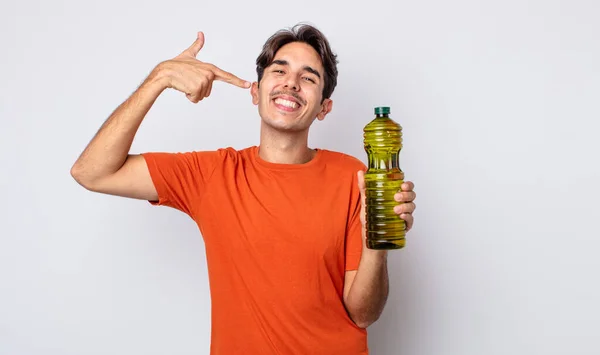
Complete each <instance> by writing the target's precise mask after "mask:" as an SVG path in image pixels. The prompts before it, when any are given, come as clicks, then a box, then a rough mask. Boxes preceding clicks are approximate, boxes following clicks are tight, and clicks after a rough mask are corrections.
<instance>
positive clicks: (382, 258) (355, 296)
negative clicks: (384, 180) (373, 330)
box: [343, 171, 416, 328]
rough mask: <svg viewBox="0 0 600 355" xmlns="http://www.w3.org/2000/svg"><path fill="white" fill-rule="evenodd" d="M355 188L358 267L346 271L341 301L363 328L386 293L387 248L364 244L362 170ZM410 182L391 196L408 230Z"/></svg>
mask: <svg viewBox="0 0 600 355" xmlns="http://www.w3.org/2000/svg"><path fill="white" fill-rule="evenodd" d="M358 188H359V190H360V194H361V217H360V221H361V225H362V233H361V234H362V240H363V249H362V254H361V258H360V263H359V265H358V270H352V271H346V274H345V279H344V294H343V297H344V305H345V306H346V309H347V311H348V314H349V315H350V318H352V320H353V321H354V323H356V325H358V326H359V327H361V328H366V327H368V326H369V325H371V324H373V323H374V322H376V321H377V319H379V316H381V313H382V312H383V309H384V307H385V304H386V302H387V299H388V294H389V278H388V269H387V256H388V251H387V250H373V249H368V248H367V247H366V244H365V240H366V229H365V219H366V215H365V180H364V172H363V171H359V172H358ZM413 188H414V184H413V183H412V182H410V181H406V182H405V183H404V184H402V189H401V191H398V193H396V195H395V196H394V199H395V200H396V201H398V202H399V205H397V206H395V207H394V212H395V213H396V214H398V216H399V217H400V218H402V219H403V220H404V221H405V222H406V231H407V232H408V231H409V230H410V229H411V228H412V225H413V222H414V220H413V217H412V213H413V212H414V210H415V207H416V206H415V204H414V202H413V201H414V199H415V197H416V194H415V193H414V191H413Z"/></svg>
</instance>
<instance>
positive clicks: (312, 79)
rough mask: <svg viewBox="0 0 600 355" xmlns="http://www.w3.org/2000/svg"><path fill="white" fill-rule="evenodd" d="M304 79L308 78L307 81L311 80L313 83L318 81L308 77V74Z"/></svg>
mask: <svg viewBox="0 0 600 355" xmlns="http://www.w3.org/2000/svg"><path fill="white" fill-rule="evenodd" d="M304 80H306V81H310V82H311V83H313V84H314V83H316V81H315V80H314V79H313V78H310V77H308V76H305V77H304Z"/></svg>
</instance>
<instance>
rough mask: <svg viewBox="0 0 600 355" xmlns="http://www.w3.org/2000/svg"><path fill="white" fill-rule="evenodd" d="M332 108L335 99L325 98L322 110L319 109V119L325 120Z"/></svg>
mask: <svg viewBox="0 0 600 355" xmlns="http://www.w3.org/2000/svg"><path fill="white" fill-rule="evenodd" d="M332 108H333V100H331V99H325V100H323V103H322V104H321V111H319V113H318V114H317V119H318V120H319V121H323V120H324V119H325V116H327V114H328V113H329V112H331V109H332Z"/></svg>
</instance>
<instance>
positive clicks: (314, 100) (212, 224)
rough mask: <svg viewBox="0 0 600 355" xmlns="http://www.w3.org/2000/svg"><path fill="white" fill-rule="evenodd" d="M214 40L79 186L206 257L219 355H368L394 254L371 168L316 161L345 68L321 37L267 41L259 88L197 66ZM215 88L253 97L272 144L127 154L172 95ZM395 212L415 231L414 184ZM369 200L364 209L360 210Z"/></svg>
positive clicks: (314, 33)
mask: <svg viewBox="0 0 600 355" xmlns="http://www.w3.org/2000/svg"><path fill="white" fill-rule="evenodd" d="M203 44H204V35H203V34H202V33H198V38H197V40H196V41H195V42H194V43H193V44H192V46H191V47H189V48H188V49H186V50H185V51H184V52H182V53H181V54H180V55H179V56H177V57H175V58H173V59H171V60H167V61H165V62H162V63H160V64H159V65H158V66H157V67H156V68H155V69H154V70H153V71H152V73H151V74H150V75H149V76H148V78H147V79H146V80H145V81H144V82H143V84H142V85H141V86H140V87H139V88H138V89H137V91H135V92H134V93H133V94H132V95H131V97H129V98H128V99H127V100H126V101H125V102H124V103H123V104H121V105H120V106H119V107H118V108H117V109H116V110H115V112H114V113H113V114H112V115H111V116H110V117H109V119H108V120H107V121H106V122H105V123H104V125H103V126H102V127H101V129H100V130H99V131H98V132H97V134H96V136H95V137H94V138H93V139H92V141H91V142H90V143H89V145H88V146H87V147H86V149H85V150H84V152H83V153H82V155H81V156H80V158H79V159H78V160H77V162H75V164H74V166H73V168H72V171H71V174H72V175H73V177H74V178H75V179H76V180H77V181H78V182H79V183H80V184H81V185H82V186H84V187H85V188H87V189H88V190H91V191H95V192H99V193H106V194H112V195H118V196H124V197H129V198H137V199H144V200H148V201H150V203H152V204H155V205H164V206H170V207H173V208H176V209H178V210H180V211H182V212H184V213H186V214H188V215H189V216H190V217H191V218H193V219H194V221H196V223H197V224H198V227H199V229H200V231H201V233H202V236H203V238H204V241H205V246H206V256H207V265H208V272H209V282H210V290H211V302H212V334H211V354H213V355H218V354H219V355H220V354H226V355H233V354H286V355H288V354H327V355H334V354H340V355H341V354H343V355H354V354H368V347H367V337H366V330H365V328H366V327H367V326H369V325H370V324H372V323H373V322H374V321H376V320H377V319H378V317H379V315H380V314H381V312H382V310H383V308H384V304H385V302H386V299H387V295H388V276H387V264H386V257H387V252H386V251H377V250H370V249H367V248H366V247H365V246H364V201H363V200H362V196H363V194H364V179H363V170H365V166H364V164H363V163H362V162H360V161H359V160H358V159H356V158H353V157H351V156H348V155H346V154H343V153H338V152H333V151H328V150H323V149H311V148H309V147H308V145H307V140H308V132H309V128H310V126H311V124H312V123H313V121H314V120H315V119H319V120H323V119H324V118H325V116H326V115H327V114H328V113H329V112H330V111H331V108H332V100H331V98H330V96H331V94H332V92H333V90H334V88H335V86H336V82H337V68H336V65H337V59H336V56H335V55H334V54H333V53H332V51H331V49H330V46H329V43H328V42H327V39H326V38H325V37H324V36H323V34H322V33H321V32H319V31H318V30H317V29H316V28H314V27H311V26H296V27H294V28H293V29H291V30H282V31H279V32H277V33H275V34H274V35H273V36H272V37H271V38H269V39H268V40H267V42H266V43H265V45H264V48H263V51H262V53H261V54H260V55H259V57H258V58H257V73H258V81H257V82H254V83H252V84H251V83H249V82H246V81H244V80H242V79H240V78H238V77H236V76H235V75H233V74H231V73H228V72H225V71H223V70H221V69H219V68H217V67H216V66H214V65H212V64H208V63H203V62H201V61H199V60H198V59H196V56H197V54H198V52H199V51H200V50H201V48H202V46H203ZM214 80H222V81H225V82H228V83H231V84H233V85H236V86H239V87H240V88H245V89H250V92H251V96H252V102H253V103H254V104H255V105H257V106H258V112H259V114H260V117H261V118H262V121H261V130H260V145H259V146H253V147H249V148H246V149H243V150H239V151H237V150H234V149H232V148H226V149H218V150H216V151H195V152H188V153H145V154H141V155H132V154H129V149H130V147H131V144H132V141H133V139H134V136H135V133H136V132H137V130H138V127H139V125H140V124H141V123H142V120H143V118H144V116H145V115H146V113H147V112H148V110H149V109H150V108H151V106H152V104H153V103H154V101H155V100H156V98H157V97H158V96H159V95H160V94H161V93H162V92H163V91H164V90H165V89H167V88H173V89H175V90H178V91H181V92H183V93H185V95H186V97H187V98H188V99H189V100H190V101H192V102H194V103H197V102H199V101H201V100H202V99H204V98H206V97H208V96H209V95H210V94H211V89H212V83H213V81H214ZM402 190H403V191H399V192H398V193H397V194H396V199H397V201H398V206H396V209H395V212H396V213H398V215H400V217H401V218H403V219H404V220H405V221H406V222H407V229H410V227H411V226H412V223H413V219H412V215H411V213H412V212H413V211H414V209H415V205H414V202H413V201H414V198H415V193H414V192H413V184H412V183H411V182H406V183H405V184H404V185H403V187H402ZM361 201H363V203H361Z"/></svg>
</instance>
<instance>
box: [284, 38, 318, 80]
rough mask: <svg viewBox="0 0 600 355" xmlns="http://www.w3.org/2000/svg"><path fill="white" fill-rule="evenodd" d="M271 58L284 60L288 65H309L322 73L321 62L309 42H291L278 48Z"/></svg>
mask: <svg viewBox="0 0 600 355" xmlns="http://www.w3.org/2000/svg"><path fill="white" fill-rule="evenodd" d="M273 60H285V61H287V62H288V63H289V65H290V66H306V65H308V66H310V67H312V68H314V69H316V70H318V71H319V72H320V73H321V74H323V63H321V57H319V54H318V53H317V51H316V50H315V49H314V48H313V47H312V46H311V45H309V44H306V43H303V42H291V43H288V44H286V45H284V46H283V47H281V48H279V50H278V51H277V53H275V57H274V58H273Z"/></svg>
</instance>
